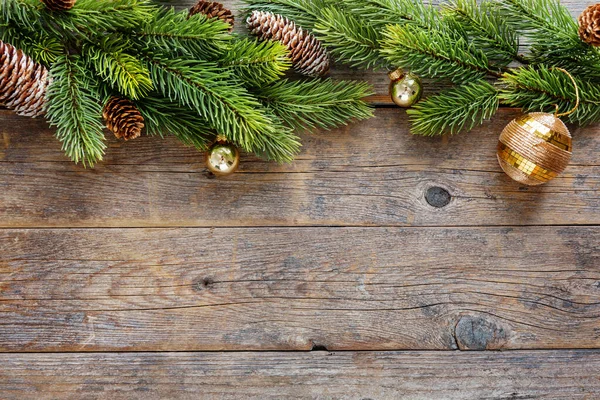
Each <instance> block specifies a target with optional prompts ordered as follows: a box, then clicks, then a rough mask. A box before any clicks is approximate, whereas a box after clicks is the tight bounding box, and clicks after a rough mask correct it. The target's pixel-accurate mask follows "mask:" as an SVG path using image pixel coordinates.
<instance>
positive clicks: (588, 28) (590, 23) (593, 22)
mask: <svg viewBox="0 0 600 400" xmlns="http://www.w3.org/2000/svg"><path fill="white" fill-rule="evenodd" d="M579 37H580V38H581V40H583V41H584V42H586V43H589V44H591V45H592V46H600V4H594V5H593V6H589V7H588V8H586V9H585V10H584V11H583V12H582V13H581V15H580V16H579Z"/></svg>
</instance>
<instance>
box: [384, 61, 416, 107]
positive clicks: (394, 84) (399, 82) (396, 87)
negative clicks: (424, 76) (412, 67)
mask: <svg viewBox="0 0 600 400" xmlns="http://www.w3.org/2000/svg"><path fill="white" fill-rule="evenodd" d="M388 76H389V77H390V80H391V82H390V97H391V98H392V101H393V102H394V103H396V105H398V106H400V107H404V108H408V107H412V106H413V105H414V104H415V103H416V102H417V101H419V100H421V95H422V94H423V86H422V85H421V79H420V78H419V77H418V76H417V75H415V74H413V73H410V72H404V71H403V70H402V69H401V68H399V69H397V70H395V71H394V72H390V74H389V75H388Z"/></svg>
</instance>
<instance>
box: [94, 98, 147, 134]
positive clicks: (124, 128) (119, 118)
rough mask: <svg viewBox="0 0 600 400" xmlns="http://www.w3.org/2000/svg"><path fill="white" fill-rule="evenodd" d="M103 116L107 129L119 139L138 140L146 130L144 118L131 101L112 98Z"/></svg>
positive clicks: (105, 107)
mask: <svg viewBox="0 0 600 400" xmlns="http://www.w3.org/2000/svg"><path fill="white" fill-rule="evenodd" d="M102 116H103V117H104V122H105V123H106V127H107V128H108V129H109V130H110V131H112V133H114V134H115V136H116V137H117V138H119V139H124V140H132V139H137V138H138V137H140V135H141V134H142V130H143V129H144V117H143V116H142V113H140V111H139V110H138V109H137V107H136V106H135V104H133V102H132V101H131V100H127V99H123V98H119V97H111V98H110V100H108V102H107V103H106V105H105V106H104V110H103V111H102Z"/></svg>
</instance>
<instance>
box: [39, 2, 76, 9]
mask: <svg viewBox="0 0 600 400" xmlns="http://www.w3.org/2000/svg"><path fill="white" fill-rule="evenodd" d="M75 1H76V0H42V3H44V4H45V5H46V8H48V9H50V10H52V11H67V10H70V9H71V8H73V7H74V6H75Z"/></svg>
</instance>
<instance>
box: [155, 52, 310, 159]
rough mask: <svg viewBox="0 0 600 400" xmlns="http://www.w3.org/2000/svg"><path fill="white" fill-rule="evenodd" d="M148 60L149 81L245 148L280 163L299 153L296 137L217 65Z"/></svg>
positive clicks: (187, 61)
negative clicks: (262, 108)
mask: <svg viewBox="0 0 600 400" xmlns="http://www.w3.org/2000/svg"><path fill="white" fill-rule="evenodd" d="M148 61H149V64H148V65H149V69H150V73H151V76H152V80H153V81H154V83H155V85H156V87H157V89H159V90H160V91H161V93H162V94H163V95H164V96H165V97H168V98H170V99H171V100H174V101H177V102H179V103H180V104H182V105H185V106H187V107H190V108H191V109H193V110H195V111H196V112H197V113H198V114H199V115H202V116H203V117H204V118H206V119H207V121H208V122H209V123H210V125H211V126H212V127H213V128H214V129H215V130H216V131H217V132H218V133H219V134H220V135H223V136H225V137H226V138H227V139H229V140H230V141H232V142H234V143H236V144H237V145H239V146H240V147H242V148H243V149H244V150H246V151H249V152H254V153H257V154H259V153H260V154H262V155H263V157H265V158H267V159H270V160H276V161H281V162H285V161H291V160H292V159H293V156H294V155H295V154H296V153H297V152H298V150H299V142H298V140H297V138H296V137H295V136H293V135H292V134H291V132H290V131H289V130H287V129H284V128H283V127H281V125H279V124H278V123H277V122H278V121H274V120H273V119H272V118H269V116H268V115H267V114H266V112H264V111H266V110H261V104H260V103H259V102H258V101H257V100H256V99H254V98H253V97H252V96H250V95H249V94H248V93H247V91H246V90H245V89H244V88H242V87H240V86H237V85H232V81H233V79H232V78H231V77H230V76H229V74H228V73H227V71H224V70H223V69H222V68H220V67H219V66H218V65H216V64H211V63H206V62H204V63H202V62H198V61H195V60H181V59H180V60H177V59H175V60H167V59H159V58H150V59H149V60H148ZM228 79H229V82H228Z"/></svg>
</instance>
